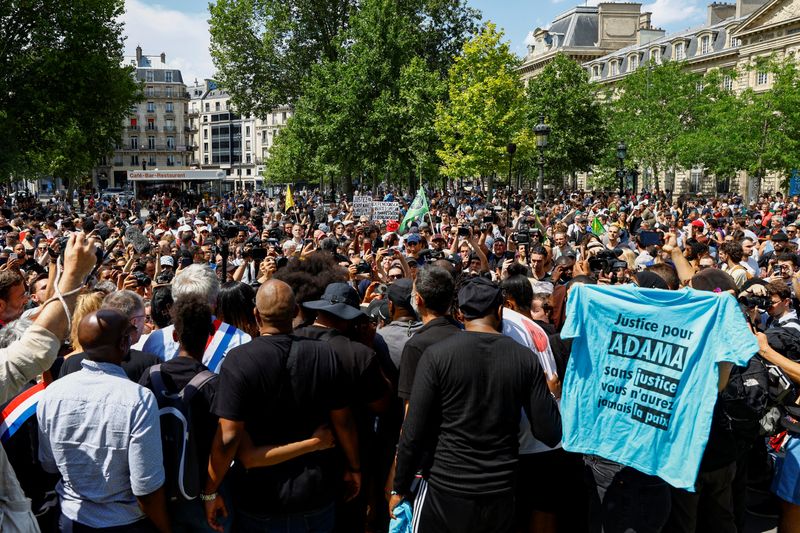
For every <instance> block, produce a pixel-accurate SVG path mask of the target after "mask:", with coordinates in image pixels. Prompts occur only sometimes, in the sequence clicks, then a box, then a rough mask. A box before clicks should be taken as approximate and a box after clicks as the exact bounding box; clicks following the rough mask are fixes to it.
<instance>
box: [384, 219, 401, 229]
mask: <svg viewBox="0 0 800 533" xmlns="http://www.w3.org/2000/svg"><path fill="white" fill-rule="evenodd" d="M399 227H400V224H399V223H398V222H397V221H396V220H390V221H389V222H387V223H386V231H397V229H398V228H399Z"/></svg>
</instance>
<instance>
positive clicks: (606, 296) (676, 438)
mask: <svg viewBox="0 0 800 533" xmlns="http://www.w3.org/2000/svg"><path fill="white" fill-rule="evenodd" d="M561 336H562V337H563V338H574V339H575V340H574V342H573V344H572V355H571V357H570V360H569V364H568V366H567V371H566V376H565V379H564V390H563V395H562V403H561V413H562V419H563V422H562V423H563V433H564V437H563V439H564V440H563V446H564V448H565V449H566V450H568V451H571V452H579V453H588V454H595V455H599V456H601V457H604V458H606V459H609V460H611V461H616V462H618V463H621V464H623V465H627V466H630V467H633V468H635V469H637V470H639V471H640V472H644V473H646V474H651V475H656V476H659V477H661V478H662V479H663V480H664V481H666V482H667V483H669V484H670V485H672V486H674V487H678V488H682V489H689V490H693V487H694V483H695V479H696V478H697V472H698V470H699V468H700V460H701V458H702V456H703V450H704V449H705V446H706V442H707V441H708V434H709V430H710V427H711V415H712V412H713V410H714V403H715V402H716V400H717V389H718V380H719V378H718V370H717V363H720V362H723V361H727V362H731V363H734V364H737V365H742V364H744V363H746V362H747V361H748V360H749V359H750V358H751V357H752V356H753V355H754V354H755V353H757V352H758V340H757V339H756V337H755V336H754V335H753V334H752V333H751V332H750V330H749V328H748V327H747V323H746V322H745V319H744V316H743V314H742V312H741V310H740V309H739V305H738V303H737V302H736V300H735V299H734V298H733V297H732V296H731V295H730V294H726V293H723V294H715V293H711V292H701V291H696V290H694V289H690V288H685V289H681V290H679V291H666V290H659V289H642V288H639V287H637V286H635V285H621V286H615V287H603V286H594V285H579V286H576V287H574V288H573V289H572V290H571V291H570V293H569V298H568V301H567V313H566V323H565V324H564V328H563V330H562V331H561Z"/></svg>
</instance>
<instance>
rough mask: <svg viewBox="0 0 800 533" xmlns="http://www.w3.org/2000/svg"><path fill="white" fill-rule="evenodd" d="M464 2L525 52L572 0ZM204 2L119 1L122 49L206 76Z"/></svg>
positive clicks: (697, 16) (688, 18)
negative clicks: (122, 3)
mask: <svg viewBox="0 0 800 533" xmlns="http://www.w3.org/2000/svg"><path fill="white" fill-rule="evenodd" d="M468 1H469V3H470V5H472V6H473V7H476V8H478V9H480V10H481V11H482V12H483V20H491V21H492V22H494V23H496V24H497V25H498V27H500V28H503V29H504V30H505V33H506V39H507V40H508V41H509V42H510V43H511V49H512V50H513V51H514V52H515V53H517V54H518V55H520V56H523V55H524V54H525V50H526V49H525V39H526V37H527V35H528V32H530V31H533V30H534V29H535V28H537V27H547V25H548V24H549V23H550V21H552V20H553V18H554V17H556V16H557V15H558V14H559V13H562V12H564V11H567V10H568V9H570V8H571V7H573V6H575V5H576V3H575V1H574V0H527V1H525V0H468ZM597 1H598V0H589V3H590V4H591V3H594V4H596V3H597ZM710 1H711V0H705V1H703V0H643V4H644V7H643V11H651V12H652V13H653V23H654V24H655V25H656V26H659V27H662V28H664V29H666V30H667V31H668V32H674V31H679V30H683V29H686V28H690V27H693V26H697V25H698V24H702V23H703V22H704V20H705V13H706V4H708V3H710ZM207 5H208V3H207V2H206V0H160V1H159V0H125V8H126V13H125V15H124V16H123V17H122V19H123V22H124V23H125V33H126V36H127V40H126V42H125V49H126V54H127V55H133V54H134V50H135V49H136V45H137V44H139V45H141V46H142V48H143V50H144V53H145V54H149V55H157V54H160V53H161V52H165V53H166V55H167V62H168V63H169V64H171V65H172V66H174V67H176V68H179V69H181V71H182V72H183V77H184V82H187V83H191V82H192V81H194V79H195V78H197V79H198V80H202V79H203V78H207V77H211V76H212V75H213V71H214V67H213V64H212V63H211V57H210V56H209V54H208V43H209V36H208V23H207V20H208V13H207Z"/></svg>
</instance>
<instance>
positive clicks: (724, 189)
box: [717, 176, 731, 194]
mask: <svg viewBox="0 0 800 533" xmlns="http://www.w3.org/2000/svg"><path fill="white" fill-rule="evenodd" d="M730 192H731V178H730V176H728V177H727V178H722V179H717V194H728V193H730Z"/></svg>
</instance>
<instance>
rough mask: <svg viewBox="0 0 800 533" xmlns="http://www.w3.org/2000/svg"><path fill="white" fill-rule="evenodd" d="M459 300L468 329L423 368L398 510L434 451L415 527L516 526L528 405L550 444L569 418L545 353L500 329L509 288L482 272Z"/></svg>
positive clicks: (395, 496) (405, 446) (402, 456)
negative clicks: (544, 364)
mask: <svg viewBox="0 0 800 533" xmlns="http://www.w3.org/2000/svg"><path fill="white" fill-rule="evenodd" d="M458 304H459V307H460V308H461V312H462V313H463V314H464V318H465V320H466V323H465V326H466V331H464V332H461V333H458V334H456V335H453V336H451V337H450V338H448V339H446V340H443V341H441V342H439V343H437V344H434V345H433V346H431V347H429V348H428V349H427V350H425V353H424V354H423V357H422V359H421V360H420V364H419V367H418V368H417V375H416V377H415V379H414V386H413V390H412V392H411V400H410V403H409V410H408V414H407V416H406V420H405V422H404V423H403V433H402V435H401V436H400V444H399V446H398V451H397V472H396V474H395V478H394V491H393V493H392V498H391V500H390V504H389V508H390V509H392V510H394V508H395V507H396V506H397V505H398V504H399V503H400V502H401V501H402V499H403V498H407V497H409V496H410V491H411V484H412V481H413V480H414V478H415V475H416V472H417V470H418V469H419V468H420V466H421V461H422V459H423V456H424V454H425V453H426V452H427V453H432V456H433V461H432V465H431V468H430V472H429V473H428V474H427V480H426V481H423V482H422V483H421V484H420V487H419V489H418V492H417V496H416V501H415V502H414V520H415V521H416V527H417V529H416V531H418V532H420V533H430V532H439V531H459V532H463V533H469V532H472V531H495V532H498V533H503V532H510V531H512V530H513V528H514V486H515V476H516V469H517V460H518V448H519V442H518V440H517V433H518V430H519V413H520V409H524V411H525V414H526V415H527V417H528V420H529V421H530V424H531V431H532V433H533V435H534V436H535V437H536V438H537V439H539V440H540V441H542V442H543V443H545V444H546V445H548V446H555V445H556V444H557V443H558V442H559V441H560V440H561V416H560V415H559V412H558V406H557V404H556V401H555V398H554V397H553V396H552V395H551V394H550V391H549V390H548V387H547V383H546V382H545V377H544V372H543V371H542V368H541V367H540V365H539V362H538V360H537V358H535V357H531V354H530V350H529V349H527V348H525V347H523V346H522V345H520V344H517V343H516V342H515V341H514V340H513V339H511V338H509V337H505V336H503V335H502V334H501V333H500V331H501V324H502V316H503V293H502V291H501V290H500V288H499V287H497V286H496V285H495V284H494V283H492V282H491V281H489V280H487V279H485V278H480V277H478V278H474V279H472V280H470V281H468V282H467V283H466V284H465V285H464V286H463V287H462V289H461V290H460V291H459V294H458ZM432 441H435V446H434V448H433V449H431V448H430V447H431V442H432Z"/></svg>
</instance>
